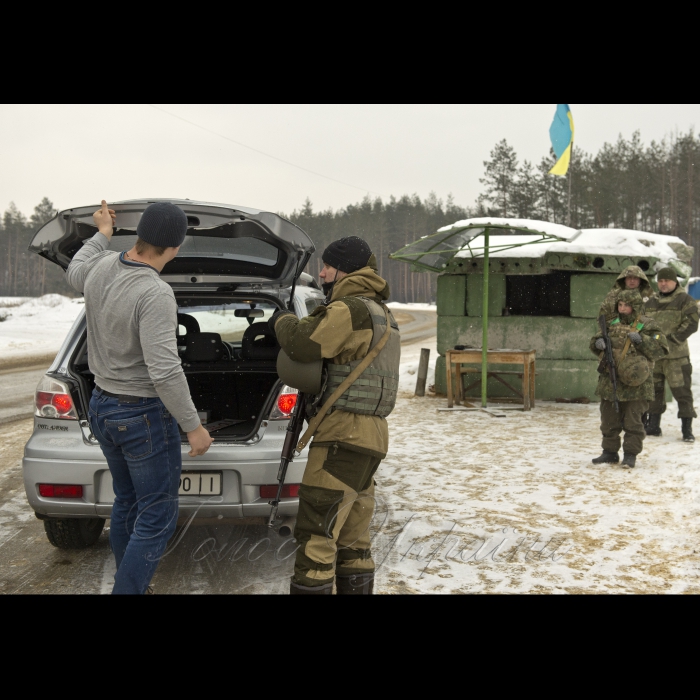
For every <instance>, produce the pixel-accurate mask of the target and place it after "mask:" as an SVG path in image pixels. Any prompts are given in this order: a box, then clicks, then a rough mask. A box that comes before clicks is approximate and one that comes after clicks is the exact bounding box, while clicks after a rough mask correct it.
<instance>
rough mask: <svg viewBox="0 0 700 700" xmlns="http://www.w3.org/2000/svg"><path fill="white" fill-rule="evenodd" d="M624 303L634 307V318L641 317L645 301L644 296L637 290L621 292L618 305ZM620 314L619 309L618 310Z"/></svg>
mask: <svg viewBox="0 0 700 700" xmlns="http://www.w3.org/2000/svg"><path fill="white" fill-rule="evenodd" d="M620 302H624V303H625V304H629V305H630V306H631V307H632V313H633V314H634V316H639V315H640V314H641V313H642V307H643V305H644V301H643V300H642V295H641V294H640V293H639V292H638V291H637V290H636V289H625V290H623V291H621V292H620V293H619V294H618V296H617V303H618V304H619V303H620ZM617 311H618V312H619V308H618V309H617Z"/></svg>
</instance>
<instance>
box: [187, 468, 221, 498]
mask: <svg viewBox="0 0 700 700" xmlns="http://www.w3.org/2000/svg"><path fill="white" fill-rule="evenodd" d="M178 493H179V494H180V496H220V495H221V472H182V474H181V475H180V490H179V491H178Z"/></svg>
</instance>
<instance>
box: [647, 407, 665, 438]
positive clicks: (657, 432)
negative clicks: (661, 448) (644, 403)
mask: <svg viewBox="0 0 700 700" xmlns="http://www.w3.org/2000/svg"><path fill="white" fill-rule="evenodd" d="M644 429H645V430H646V432H647V435H651V436H652V437H661V414H659V413H650V414H649V418H648V419H647V422H646V424H645V426H644Z"/></svg>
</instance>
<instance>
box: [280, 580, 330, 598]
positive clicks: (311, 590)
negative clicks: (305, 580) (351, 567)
mask: <svg viewBox="0 0 700 700" xmlns="http://www.w3.org/2000/svg"><path fill="white" fill-rule="evenodd" d="M289 595H333V581H331V582H330V583H324V584H323V585H322V586H301V585H299V584H298V583H294V581H291V582H290V584H289Z"/></svg>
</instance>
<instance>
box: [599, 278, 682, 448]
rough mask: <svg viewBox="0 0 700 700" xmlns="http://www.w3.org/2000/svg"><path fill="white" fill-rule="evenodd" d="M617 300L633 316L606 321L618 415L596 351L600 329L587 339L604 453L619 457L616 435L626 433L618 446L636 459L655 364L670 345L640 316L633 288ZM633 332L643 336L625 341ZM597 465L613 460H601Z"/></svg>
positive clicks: (651, 395) (639, 303)
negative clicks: (594, 361)
mask: <svg viewBox="0 0 700 700" xmlns="http://www.w3.org/2000/svg"><path fill="white" fill-rule="evenodd" d="M620 301H622V302H625V303H626V304H629V305H630V306H632V309H633V313H632V314H631V315H630V316H624V315H622V314H620V313H619V312H618V314H617V315H616V316H615V318H614V319H613V320H612V321H608V336H609V338H610V342H611V344H612V348H613V359H614V361H615V369H616V371H617V400H618V401H619V406H620V411H619V413H618V412H617V411H616V410H615V404H614V399H615V392H614V391H613V384H612V380H611V379H610V376H609V372H608V369H607V366H606V364H605V354H604V352H601V351H600V350H599V349H598V348H597V347H596V341H597V340H598V339H599V338H602V337H603V334H602V332H601V331H598V333H597V334H596V335H595V336H593V338H592V339H591V343H590V348H591V351H592V352H593V353H594V354H595V355H597V356H598V357H599V358H600V359H601V367H600V370H599V371H600V372H601V374H600V376H599V378H598V386H597V388H596V395H598V396H600V398H601V402H600V414H601V426H600V429H601V432H602V433H603V452H604V455H605V454H610V455H613V454H614V455H615V456H617V453H618V451H619V449H620V443H621V440H620V434H621V433H622V431H623V430H624V432H625V437H624V443H623V445H622V446H623V449H624V452H625V457H627V456H628V455H629V456H631V457H634V456H636V455H638V454H639V453H640V452H641V451H642V445H643V443H644V437H645V436H646V432H645V430H644V423H643V420H642V416H643V414H644V413H645V412H646V410H647V407H648V402H649V401H651V400H652V399H653V398H654V384H653V380H652V372H653V366H654V363H655V362H656V361H658V360H661V359H662V358H663V357H665V356H666V354H667V353H668V343H667V341H666V337H665V336H664V334H663V332H662V331H661V327H660V326H659V325H658V324H657V323H656V322H655V321H654V320H653V319H651V318H649V317H648V316H645V315H644V314H642V307H643V301H642V297H641V296H640V295H639V293H638V292H637V290H631V289H630V290H625V291H620V293H619V295H618V302H620ZM631 333H638V334H639V335H640V336H641V342H640V343H639V344H635V343H633V342H631V341H628V336H629V335H630V334H631ZM598 461H600V462H604V461H617V460H616V459H615V460H605V459H602V458H599V460H598ZM633 461H634V460H632V462H633Z"/></svg>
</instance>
